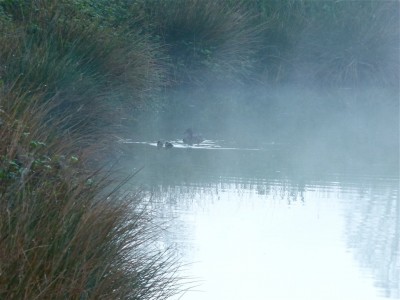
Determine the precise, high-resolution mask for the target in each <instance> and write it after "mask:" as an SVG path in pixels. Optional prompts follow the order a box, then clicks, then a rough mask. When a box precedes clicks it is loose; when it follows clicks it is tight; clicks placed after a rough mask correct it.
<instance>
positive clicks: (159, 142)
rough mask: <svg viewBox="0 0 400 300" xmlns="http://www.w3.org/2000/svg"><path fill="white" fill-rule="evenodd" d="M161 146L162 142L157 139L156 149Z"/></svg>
mask: <svg viewBox="0 0 400 300" xmlns="http://www.w3.org/2000/svg"><path fill="white" fill-rule="evenodd" d="M162 147H163V143H162V142H161V141H157V149H161V148H162Z"/></svg>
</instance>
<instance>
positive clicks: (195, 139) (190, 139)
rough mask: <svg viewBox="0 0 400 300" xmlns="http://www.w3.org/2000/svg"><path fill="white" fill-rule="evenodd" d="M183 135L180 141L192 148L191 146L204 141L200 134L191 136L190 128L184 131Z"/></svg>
mask: <svg viewBox="0 0 400 300" xmlns="http://www.w3.org/2000/svg"><path fill="white" fill-rule="evenodd" d="M184 134H185V136H184V137H183V139H182V141H183V143H184V144H188V145H190V146H192V145H193V144H200V143H201V142H203V141H204V139H203V137H202V136H201V134H193V130H192V129H191V128H188V129H186V130H185V132H184Z"/></svg>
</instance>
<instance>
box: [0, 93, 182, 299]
mask: <svg viewBox="0 0 400 300" xmlns="http://www.w3.org/2000/svg"><path fill="white" fill-rule="evenodd" d="M7 96H8V97H5V96H4V95H2V97H1V98H0V100H1V101H0V103H1V106H2V109H1V111H0V119H1V125H0V138H1V141H2V143H1V144H0V187H1V188H0V298H2V299H166V298H168V297H169V296H171V295H172V294H174V293H176V292H177V290H178V288H177V287H178V282H177V277H176V274H175V272H176V270H177V263H176V261H174V259H173V256H172V254H171V253H169V252H168V250H167V249H164V248H162V247H157V246H156V241H157V239H158V235H159V234H160V231H161V229H160V227H159V226H158V225H157V224H155V223H154V222H153V218H152V215H151V212H149V211H148V210H147V209H146V207H145V206H144V200H143V199H144V198H143V195H141V194H140V193H139V192H137V193H130V194H121V193H120V189H118V188H116V189H113V190H112V192H108V193H106V192H105V191H106V190H110V188H109V187H110V186H115V183H113V180H112V179H111V176H110V173H107V172H103V171H102V170H98V171H92V170H91V169H88V168H87V167H86V166H85V155H90V153H84V152H85V151H86V152H87V151H88V150H87V149H86V150H85V151H83V152H82V150H80V149H81V147H80V146H79V143H78V144H76V143H75V139H74V138H73V137H72V138H71V139H70V138H64V139H62V138H58V139H55V138H52V137H51V134H50V133H51V132H52V130H51V129H50V128H49V127H48V124H47V123H46V122H43V120H44V119H45V118H43V116H45V115H47V109H48V108H47V107H46V105H45V106H44V107H43V103H40V101H37V102H35V101H34V100H35V99H31V100H32V101H31V104H30V105H29V106H27V107H25V109H24V111H23V112H21V111H20V110H19V108H18V105H8V106H7V105H4V104H5V101H6V100H8V101H11V100H14V104H15V103H16V102H18V100H20V99H18V98H16V97H12V96H11V95H7ZM39 103H40V104H39ZM76 146H78V147H76ZM92 150H93V149H92ZM129 179H130V178H127V179H126V181H127V180H129ZM117 187H118V185H117Z"/></svg>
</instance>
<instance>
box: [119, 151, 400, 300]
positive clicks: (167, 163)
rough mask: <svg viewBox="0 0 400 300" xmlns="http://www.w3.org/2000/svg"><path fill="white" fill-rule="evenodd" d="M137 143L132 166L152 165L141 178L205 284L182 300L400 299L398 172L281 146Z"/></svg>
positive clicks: (168, 239) (171, 241)
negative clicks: (315, 157)
mask: <svg viewBox="0 0 400 300" xmlns="http://www.w3.org/2000/svg"><path fill="white" fill-rule="evenodd" d="M136 147H137V148H136V151H135V153H136V154H135V157H131V161H128V160H127V164H126V165H131V166H132V168H133V166H136V167H137V166H138V165H140V164H142V165H145V166H146V167H145V169H144V170H143V172H141V173H140V175H139V176H138V177H137V178H136V180H137V181H138V182H139V183H140V184H142V185H143V186H145V187H146V188H147V189H148V190H149V191H151V193H152V196H153V200H154V201H153V205H154V208H155V209H156V210H157V211H158V212H159V214H160V217H162V218H165V219H166V220H169V222H170V224H171V226H170V228H169V231H168V234H166V236H165V243H166V244H168V245H172V246H173V247H174V248H175V249H176V251H177V254H178V255H179V256H180V257H181V258H182V260H183V261H184V262H186V263H190V265H189V266H188V267H187V268H186V270H185V271H184V274H183V275H185V276H190V277H193V278H196V279H198V282H199V286H198V288H197V290H198V292H189V293H186V294H185V295H184V296H183V297H182V299H184V300H192V299H381V298H385V297H390V298H396V297H397V298H399V297H400V295H399V291H400V287H399V276H400V262H399V257H400V254H399V222H400V221H399V215H400V212H399V193H398V180H399V178H398V172H397V171H396V169H390V166H389V167H387V166H377V165H376V164H375V166H374V168H371V167H370V165H367V166H365V167H364V166H363V165H362V164H359V165H360V166H363V167H362V168H358V169H357V168H355V169H349V168H346V166H343V165H340V164H339V163H336V164H332V162H330V163H327V162H324V161H319V162H318V163H315V161H314V163H310V164H307V161H306V160H304V158H302V161H301V162H297V161H296V160H293V159H292V158H291V157H290V156H288V155H287V154H285V153H283V152H282V149H281V148H280V146H278V145H274V146H271V147H270V148H265V149H263V150H260V151H237V150H225V151H205V150H201V149H174V150H176V151H158V152H157V150H156V149H155V148H154V147H149V146H148V145H141V146H138V145H136ZM310 161H311V160H310ZM305 165H307V166H310V165H311V166H313V167H312V168H310V167H308V168H305V167H304V166H305Z"/></svg>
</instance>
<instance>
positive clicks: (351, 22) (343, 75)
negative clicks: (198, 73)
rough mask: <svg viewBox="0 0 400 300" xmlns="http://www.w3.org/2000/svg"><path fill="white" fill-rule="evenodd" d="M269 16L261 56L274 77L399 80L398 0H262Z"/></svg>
mask: <svg viewBox="0 0 400 300" xmlns="http://www.w3.org/2000/svg"><path fill="white" fill-rule="evenodd" d="M252 9H258V10H260V11H261V14H262V19H268V20H269V22H268V27H267V28H266V30H265V31H264V35H263V45H264V46H265V47H264V49H263V51H261V52H260V53H259V56H258V59H259V61H260V64H259V65H260V66H262V68H261V69H260V70H259V72H260V73H261V75H262V76H264V77H265V78H266V80H268V81H269V82H278V83H282V82H300V83H302V84H307V83H308V84H311V85H312V84H318V85H322V86H327V85H328V86H361V85H365V84H373V85H385V86H397V85H398V81H399V66H400V64H399V41H400V33H399V29H398V28H399V18H398V15H399V3H398V2H397V1H296V0H295V1H293V0H287V1H260V2H257V4H256V5H254V6H253V7H252Z"/></svg>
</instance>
